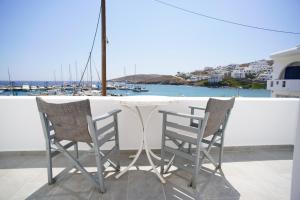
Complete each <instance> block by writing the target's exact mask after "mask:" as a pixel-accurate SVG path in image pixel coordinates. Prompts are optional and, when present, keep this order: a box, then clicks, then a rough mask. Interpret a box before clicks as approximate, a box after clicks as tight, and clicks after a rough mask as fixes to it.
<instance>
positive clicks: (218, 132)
mask: <svg viewBox="0 0 300 200" xmlns="http://www.w3.org/2000/svg"><path fill="white" fill-rule="evenodd" d="M234 101H235V99H234V98H231V99H229V100H219V99H213V98H210V99H209V100H208V102H207V105H206V108H199V107H194V106H191V107H190V109H191V114H182V113H175V112H169V111H162V110H161V111H159V112H160V113H162V114H163V125H162V146H161V173H166V172H167V171H168V170H169V168H170V166H171V165H172V164H173V165H175V166H177V167H178V168H180V169H183V170H186V171H188V172H191V173H192V180H191V186H192V187H193V188H195V187H196V180H197V178H198V175H199V172H200V170H201V169H205V170H208V171H211V172H213V173H215V172H216V171H217V170H219V171H220V173H221V174H223V172H222V168H221V166H222V156H223V146H224V134H225V128H226V124H227V121H228V118H229V115H230V112H231V109H232V108H233V105H234ZM195 110H200V111H204V117H200V116H198V115H196V114H195ZM175 118H177V121H175V120H176V119H175ZM178 118H179V119H180V120H178ZM178 122H179V123H178ZM183 122H186V124H184V123H183ZM212 147H216V148H218V149H219V150H218V161H215V160H214V159H213V157H212V156H211V154H210V150H211V148H212ZM166 153H170V154H171V155H172V158H171V159H170V160H169V162H168V164H167V166H166V169H164V167H165V155H166ZM176 157H178V158H181V159H182V160H184V161H187V164H186V163H182V162H177V163H176V162H175V161H176ZM204 158H206V159H207V160H208V161H210V163H212V164H213V165H214V167H215V170H210V169H208V168H205V167H204V166H202V162H203V160H204Z"/></svg>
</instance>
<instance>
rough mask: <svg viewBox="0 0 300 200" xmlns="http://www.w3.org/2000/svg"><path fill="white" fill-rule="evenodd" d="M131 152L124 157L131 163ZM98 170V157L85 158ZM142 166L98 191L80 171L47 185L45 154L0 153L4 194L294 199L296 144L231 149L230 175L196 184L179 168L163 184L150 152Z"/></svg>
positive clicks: (0, 192) (60, 162) (204, 176)
mask: <svg viewBox="0 0 300 200" xmlns="http://www.w3.org/2000/svg"><path fill="white" fill-rule="evenodd" d="M128 155H129V152H122V155H121V156H120V160H121V165H122V167H124V166H126V165H127V164H128V163H129V162H130V159H128ZM65 164H66V162H65V160H64V158H63V157H58V158H56V160H55V161H54V166H55V171H59V170H61V169H62V167H63V166H65ZM85 165H86V166H88V167H89V168H88V169H89V170H91V171H93V170H95V168H94V166H95V165H94V157H92V156H91V157H90V158H88V159H87V160H86V161H85ZM138 165H139V166H138V167H133V168H132V170H131V171H130V172H129V173H126V174H125V175H123V176H122V177H121V178H120V179H119V180H116V179H115V178H114V176H113V173H108V175H107V176H108V178H107V179H106V188H107V192H106V193H105V194H99V193H98V192H97V191H96V190H95V189H94V188H93V187H92V185H91V184H90V183H89V182H88V180H86V178H85V177H84V176H83V175H82V174H80V173H76V174H70V175H67V176H66V177H65V178H64V179H62V180H61V181H58V182H57V183H55V184H53V185H48V184H47V174H46V167H45V166H46V162H45V157H44V154H41V153H36V154H35V155H34V154H33V153H31V154H27V153H26V154H25V155H24V154H23V155H22V154H18V153H0V199H5V200H8V199H63V200H67V199H101V200H102V199H103V200H106V199H107V200H110V199H111V200H112V199H114V200H123V199H124V200H126V199H128V200H141V199H149V200H151V199H157V200H160V199H174V200H175V199H176V200H178V199H184V200H191V199H210V200H216V199H225V200H226V199H228V200H229V199H230V200H231V199H251V200H252V199H272V200H275V199H278V200H279V199H280V200H283V199H289V196H290V187H291V171H292V150H291V148H273V149H262V148H257V149H256V148H250V149H248V150H247V149H241V150H239V151H237V150H226V151H225V152H224V163H223V171H224V173H225V177H226V178H224V177H221V176H219V175H212V174H209V173H205V172H203V173H201V175H200V178H199V180H198V181H199V183H198V185H197V189H196V190H193V189H191V188H189V187H187V185H188V183H189V178H190V177H191V175H189V174H187V173H185V172H183V171H175V172H174V173H173V174H171V175H167V176H166V179H167V183H166V184H161V183H160V182H159V181H158V178H157V177H156V176H155V174H154V173H152V172H151V171H149V164H148V162H146V156H145V155H144V154H143V156H142V158H140V159H139V160H138Z"/></svg>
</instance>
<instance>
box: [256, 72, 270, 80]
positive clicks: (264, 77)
mask: <svg viewBox="0 0 300 200" xmlns="http://www.w3.org/2000/svg"><path fill="white" fill-rule="evenodd" d="M256 79H257V80H259V81H267V80H271V79H272V74H270V73H267V72H264V73H261V74H259V75H258V77H257V78H256Z"/></svg>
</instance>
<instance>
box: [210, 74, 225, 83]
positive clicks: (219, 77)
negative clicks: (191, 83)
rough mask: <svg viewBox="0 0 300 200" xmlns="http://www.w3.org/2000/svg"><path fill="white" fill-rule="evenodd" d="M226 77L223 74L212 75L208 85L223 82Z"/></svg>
mask: <svg viewBox="0 0 300 200" xmlns="http://www.w3.org/2000/svg"><path fill="white" fill-rule="evenodd" d="M223 78H224V75H223V74H211V76H210V77H209V78H208V83H210V84H214V83H219V82H221V81H223Z"/></svg>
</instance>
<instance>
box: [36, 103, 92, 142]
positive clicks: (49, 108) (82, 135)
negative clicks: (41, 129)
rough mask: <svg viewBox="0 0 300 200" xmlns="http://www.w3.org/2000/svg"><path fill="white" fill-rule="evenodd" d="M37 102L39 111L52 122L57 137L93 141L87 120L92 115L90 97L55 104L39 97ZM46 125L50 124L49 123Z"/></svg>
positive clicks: (77, 140)
mask: <svg viewBox="0 0 300 200" xmlns="http://www.w3.org/2000/svg"><path fill="white" fill-rule="evenodd" d="M36 102H37V106H38V110H39V112H40V113H42V114H43V116H44V117H45V118H46V120H47V121H50V122H51V126H52V128H53V130H54V137H55V138H56V139H59V140H70V141H76V142H92V138H91V136H90V135H89V131H88V124H87V120H86V116H87V115H89V116H91V108H90V101H89V100H88V99H87V100H83V101H76V102H71V103H61V104H55V103H48V102H46V101H44V100H43V99H41V98H40V97H37V98H36ZM47 123H49V122H47ZM46 126H49V124H47V125H46Z"/></svg>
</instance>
